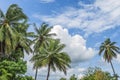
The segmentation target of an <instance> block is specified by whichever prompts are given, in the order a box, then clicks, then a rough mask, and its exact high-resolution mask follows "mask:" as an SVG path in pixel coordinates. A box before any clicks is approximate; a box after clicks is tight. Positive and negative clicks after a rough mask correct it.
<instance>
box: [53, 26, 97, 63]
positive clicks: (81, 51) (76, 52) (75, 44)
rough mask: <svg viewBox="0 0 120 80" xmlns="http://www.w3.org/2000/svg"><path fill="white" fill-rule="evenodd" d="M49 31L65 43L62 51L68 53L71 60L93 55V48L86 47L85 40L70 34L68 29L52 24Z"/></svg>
mask: <svg viewBox="0 0 120 80" xmlns="http://www.w3.org/2000/svg"><path fill="white" fill-rule="evenodd" d="M51 33H56V34H57V36H56V38H59V39H60V40H61V43H63V44H65V45H66V47H65V49H64V51H66V52H67V53H68V54H69V55H70V57H71V59H72V61H73V62H79V61H84V60H88V59H90V58H92V57H93V56H94V55H95V50H94V49H92V48H90V47H89V48H87V47H86V40H85V39H84V38H83V37H82V36H80V35H77V34H76V35H74V36H71V35H70V34H69V32H68V30H67V29H65V28H62V26H60V25H56V26H54V27H53V29H52V30H51Z"/></svg>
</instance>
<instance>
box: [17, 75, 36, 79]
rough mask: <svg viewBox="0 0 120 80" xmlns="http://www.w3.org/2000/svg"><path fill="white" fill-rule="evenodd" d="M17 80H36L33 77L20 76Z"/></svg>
mask: <svg viewBox="0 0 120 80" xmlns="http://www.w3.org/2000/svg"><path fill="white" fill-rule="evenodd" d="M16 80H34V79H33V78H32V77H31V76H18V77H17V78H16Z"/></svg>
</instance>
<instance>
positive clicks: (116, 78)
mask: <svg viewBox="0 0 120 80" xmlns="http://www.w3.org/2000/svg"><path fill="white" fill-rule="evenodd" d="M110 64H111V67H112V70H113V74H114V77H115V80H118V77H117V76H116V73H115V69H114V67H113V64H112V61H111V60H110Z"/></svg>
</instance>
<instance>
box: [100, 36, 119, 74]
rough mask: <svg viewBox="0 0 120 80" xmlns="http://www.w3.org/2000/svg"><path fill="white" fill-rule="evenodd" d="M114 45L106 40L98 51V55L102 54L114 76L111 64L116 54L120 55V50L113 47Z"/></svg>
mask: <svg viewBox="0 0 120 80" xmlns="http://www.w3.org/2000/svg"><path fill="white" fill-rule="evenodd" d="M115 44H116V42H111V40H110V39H109V38H108V39H106V40H105V41H104V42H103V43H102V44H101V46H100V50H99V55H101V54H102V53H103V58H104V59H105V61H107V62H108V63H110V64H111V67H112V70H113V73H114V75H116V73H115V70H114V67H113V64H112V59H113V58H116V57H117V53H120V48H119V47H118V46H115Z"/></svg>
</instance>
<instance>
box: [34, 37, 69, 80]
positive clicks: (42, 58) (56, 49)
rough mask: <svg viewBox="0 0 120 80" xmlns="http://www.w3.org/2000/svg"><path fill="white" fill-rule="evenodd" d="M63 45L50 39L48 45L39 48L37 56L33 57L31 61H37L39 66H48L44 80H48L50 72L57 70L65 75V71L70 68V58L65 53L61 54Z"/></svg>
mask: <svg viewBox="0 0 120 80" xmlns="http://www.w3.org/2000/svg"><path fill="white" fill-rule="evenodd" d="M64 47H65V45H64V44H61V43H60V41H59V40H54V39H51V40H50V42H49V43H48V45H46V46H44V47H41V49H40V52H41V53H39V54H37V55H35V56H34V57H33V59H37V60H38V61H39V64H38V65H40V66H48V73H47V78H46V80H48V79H49V76H50V70H51V69H52V70H53V71H56V70H57V69H58V70H60V71H63V72H64V73H65V74H66V70H67V68H68V67H70V65H69V64H70V62H71V60H70V57H69V55H68V54H67V53H66V52H63V51H62V50H63V49H64Z"/></svg>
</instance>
